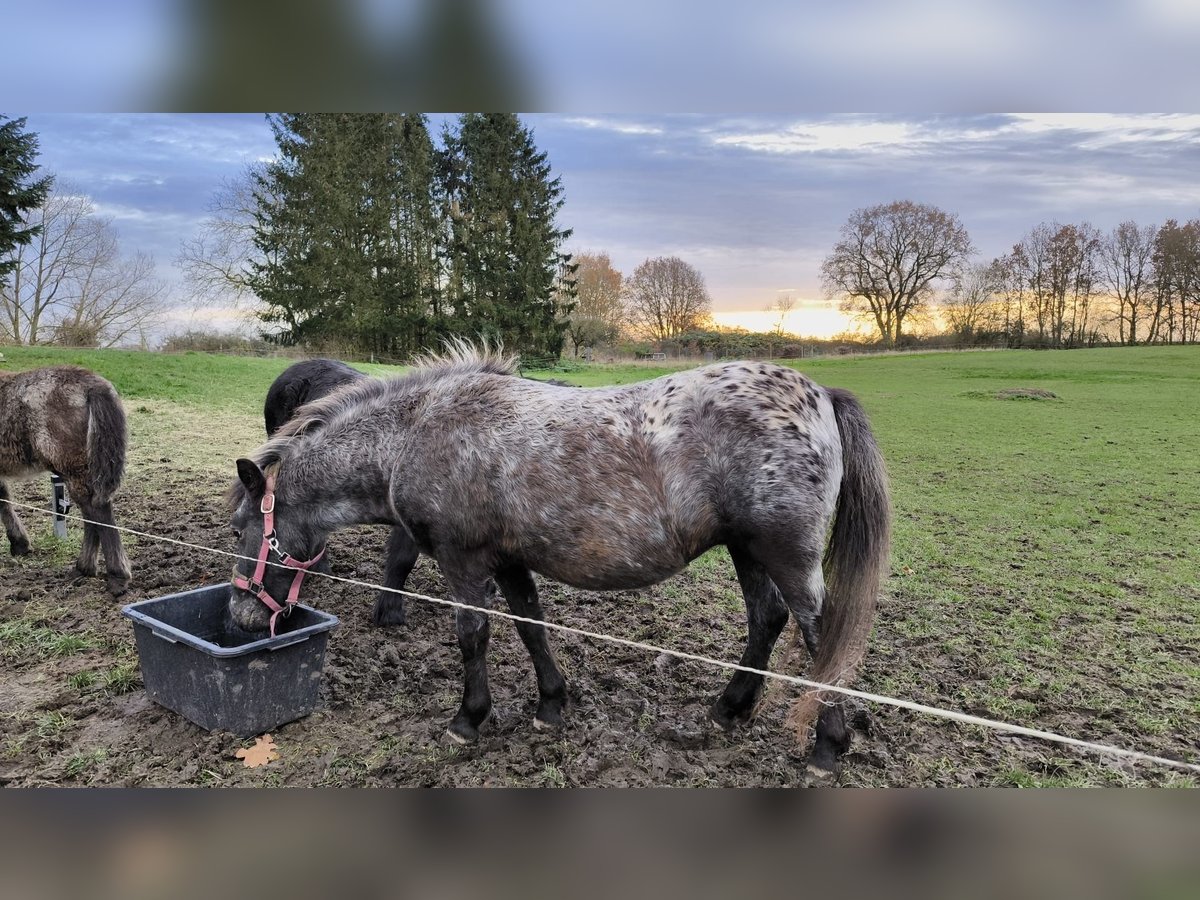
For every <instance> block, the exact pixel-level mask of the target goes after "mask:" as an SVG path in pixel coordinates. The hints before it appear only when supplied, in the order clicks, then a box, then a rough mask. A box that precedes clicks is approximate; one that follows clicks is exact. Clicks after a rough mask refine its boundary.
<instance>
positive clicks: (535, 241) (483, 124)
mask: <svg viewBox="0 0 1200 900" xmlns="http://www.w3.org/2000/svg"><path fill="white" fill-rule="evenodd" d="M444 144H445V146H444V150H443V153H442V160H441V167H440V174H441V181H442V200H443V203H444V208H445V212H446V219H447V227H448V232H449V233H448V238H447V247H446V276H447V282H446V294H447V297H446V301H447V312H448V314H449V317H450V320H449V324H450V326H451V327H452V328H453V329H454V330H455V331H458V332H460V333H464V334H467V335H469V336H478V337H483V338H490V339H494V340H499V341H502V342H503V343H504V345H505V346H506V347H507V348H509V349H511V350H517V351H520V352H521V353H523V354H525V355H526V356H527V357H530V358H554V359H557V358H558V356H559V355H560V354H561V353H562V346H563V337H564V332H565V330H566V327H567V318H566V317H567V314H568V313H569V312H570V310H571V306H572V302H571V298H572V290H571V279H570V271H571V266H570V256H569V255H567V254H564V253H562V252H561V251H560V247H561V246H562V243H563V241H565V240H566V239H567V238H568V237H570V234H571V232H570V230H569V229H561V228H559V227H558V226H557V224H556V221H555V217H556V214H557V213H558V210H559V209H560V208H561V207H562V205H563V200H562V184H561V181H560V179H558V178H554V177H552V173H551V169H550V165H549V163H548V162H547V158H546V154H545V153H544V152H540V151H538V149H537V147H536V146H535V145H534V143H533V134H532V132H531V131H530V130H529V129H527V128H525V127H524V126H522V125H521V122H520V120H519V119H518V118H517V116H515V115H512V114H508V113H488V114H482V113H470V114H464V115H463V116H462V117H461V118H460V119H459V123H458V130H457V132H452V131H450V130H449V129H447V131H446V133H445V136H444Z"/></svg>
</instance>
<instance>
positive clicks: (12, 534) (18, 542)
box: [0, 481, 29, 556]
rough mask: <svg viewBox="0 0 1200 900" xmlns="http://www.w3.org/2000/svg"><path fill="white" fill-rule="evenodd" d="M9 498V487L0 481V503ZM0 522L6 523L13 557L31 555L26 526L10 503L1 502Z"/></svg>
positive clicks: (5, 529) (6, 531)
mask: <svg viewBox="0 0 1200 900" xmlns="http://www.w3.org/2000/svg"><path fill="white" fill-rule="evenodd" d="M8 498H9V493H8V485H7V484H5V483H4V482H3V481H0V501H5V500H7V499H8ZM0 521H3V522H4V533H5V534H7V535H8V549H9V551H10V552H11V553H12V555H13V556H24V555H25V554H27V553H29V536H28V535H27V534H26V533H25V526H24V525H22V524H21V520H20V519H18V518H17V511H16V509H14V508H13V507H12V506H10V505H9V504H8V503H4V502H0Z"/></svg>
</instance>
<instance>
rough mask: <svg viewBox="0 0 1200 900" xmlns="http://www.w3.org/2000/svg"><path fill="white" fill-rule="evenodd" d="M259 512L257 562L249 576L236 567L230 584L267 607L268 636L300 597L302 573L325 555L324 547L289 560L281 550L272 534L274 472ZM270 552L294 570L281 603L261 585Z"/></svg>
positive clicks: (269, 476)
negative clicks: (303, 558) (306, 557)
mask: <svg viewBox="0 0 1200 900" xmlns="http://www.w3.org/2000/svg"><path fill="white" fill-rule="evenodd" d="M258 509H259V512H261V513H262V514H263V538H262V546H261V547H259V550H258V563H257V564H256V565H255V567H254V575H253V577H251V578H245V577H243V576H242V574H241V573H240V572H238V571H237V569H236V568H235V569H234V572H233V583H234V584H235V585H236V586H237V587H239V588H241V589H242V590H243V591H246V592H247V593H250V594H253V595H254V596H255V597H257V598H258V599H259V600H261V601H262V602H263V603H265V604H266V606H267V608H268V609H269V610H271V637H275V620H276V619H278V618H279V616H280V615H281V614H282V615H283V617H284V618H285V619H286V618H287V617H288V615H289V614H290V613H291V611H292V607H293V606H295V605H296V602H297V600H298V599H299V597H300V585H301V583H302V582H303V581H304V576H305V575H306V574H308V570H309V569H310V568H312V567H313V566H314V565H316V564H317V562H318V560H320V558H321V557H322V556H324V555H325V548H324V547H322V548H321V552H320V553H318V554H317V555H316V556H314V557H313V558H312V559H310V560H308V561H306V562H301V561H300V560H298V559H293V558H292V557H291V556H289V555H288V554H286V553H284V552H283V550H281V549H280V548H279V539H278V538H277V537H275V475H274V474H271V475H268V476H267V487H266V490H265V492H264V493H263V498H262V502H261V503H260V504H259V507H258ZM272 552H274V553H275V555H276V556H278V557H279V562H280V563H282V564H283V565H284V566H286V567H287V568H289V569H296V570H297V572H296V577H295V578H293V579H292V586H291V588H289V589H288V595H287V599H286V600H284V602H283V603H282V604H280V603H278V602H276V600H275V598H274V597H272V596H271V594H270V592H268V591H267V588H266V586H265V585H264V584H263V575H265V574H266V571H267V557H268V556H269V555H270V554H271V553H272Z"/></svg>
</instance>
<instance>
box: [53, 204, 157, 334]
mask: <svg viewBox="0 0 1200 900" xmlns="http://www.w3.org/2000/svg"><path fill="white" fill-rule="evenodd" d="M74 280H75V285H76V287H75V290H74V291H72V292H71V294H70V295H69V297H68V300H67V302H66V303H64V304H63V309H62V311H61V312H60V314H59V319H58V322H57V324H55V326H54V337H55V340H56V341H57V342H58V343H60V344H66V345H68V346H72V347H90V346H106V347H111V346H113V345H115V344H121V343H125V342H126V341H127V340H128V339H129V338H130V337H132V336H133V335H135V334H136V335H139V336H142V337H144V335H145V334H146V332H147V331H148V330H149V329H150V328H152V327H153V326H154V325H156V324H157V323H158V321H159V320H160V318H161V317H162V311H163V307H164V306H165V301H166V297H167V285H166V282H165V281H163V280H162V279H161V278H157V277H155V267H154V260H153V258H151V257H150V256H147V255H146V254H145V253H136V254H134V255H133V256H131V257H121V255H120V253H119V252H118V250H117V240H116V235H114V234H113V233H112V231H111V230H109V229H107V228H102V229H101V230H100V233H99V235H98V236H97V239H96V242H95V246H94V247H93V248H92V250H91V251H90V252H89V253H88V254H87V256H86V257H85V259H84V260H83V262H82V263H81V265H80V268H79V271H78V272H77V273H76V275H75V277H74Z"/></svg>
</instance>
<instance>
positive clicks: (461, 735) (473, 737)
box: [446, 723, 479, 747]
mask: <svg viewBox="0 0 1200 900" xmlns="http://www.w3.org/2000/svg"><path fill="white" fill-rule="evenodd" d="M446 737H448V738H450V740H452V741H453V742H454V743H456V744H458V746H460V747H465V746H467V745H468V744H474V743H475V742H476V741H478V740H479V729H478V728H475V727H473V726H471V725H466V724H459V723H455V724H453V725H451V726H450V727H449V728H447V729H446Z"/></svg>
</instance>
